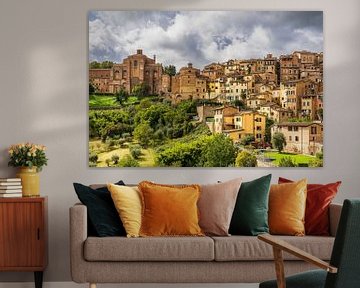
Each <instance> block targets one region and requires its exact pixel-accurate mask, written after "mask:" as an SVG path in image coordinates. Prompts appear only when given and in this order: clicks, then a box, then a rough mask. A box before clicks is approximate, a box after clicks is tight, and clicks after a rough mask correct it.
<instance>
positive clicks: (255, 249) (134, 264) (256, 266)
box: [70, 204, 341, 287]
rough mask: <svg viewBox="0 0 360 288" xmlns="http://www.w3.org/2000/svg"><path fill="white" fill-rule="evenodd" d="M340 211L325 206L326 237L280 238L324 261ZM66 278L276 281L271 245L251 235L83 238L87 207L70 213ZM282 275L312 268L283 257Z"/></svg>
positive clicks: (95, 280) (92, 281)
mask: <svg viewBox="0 0 360 288" xmlns="http://www.w3.org/2000/svg"><path fill="white" fill-rule="evenodd" d="M340 212H341V205H338V204H332V205H331V207H330V224H331V229H330V230H331V231H330V232H331V237H317V236H304V237H294V236H280V237H281V238H282V239H284V240H286V241H288V242H289V243H291V244H293V245H295V246H298V247H299V248H301V249H304V250H305V251H307V252H310V253H311V254H313V255H315V256H317V257H319V258H321V259H323V260H325V261H328V260H329V259H330V254H331V250H332V246H333V241H334V235H335V233H336V229H337V224H338V221H339V217H340ZM70 248H71V249H70V251H71V255H70V256H71V275H72V279H73V281H75V282H77V283H90V287H96V283H250V282H253V283H257V282H261V281H263V280H267V279H273V278H274V277H275V269H274V265H273V261H272V259H273V255H272V249H271V246H270V245H267V244H265V243H264V242H261V241H259V240H258V239H257V238H256V237H251V236H230V237H153V238H126V237H104V238H98V237H88V235H87V210H86V206H84V205H82V204H76V205H74V206H73V207H71V208H70ZM284 259H285V260H286V262H285V267H286V274H291V273H295V272H300V271H304V270H308V269H311V268H313V267H312V266H310V264H307V263H305V262H302V261H298V260H296V259H295V258H294V257H292V256H291V255H288V254H285V255H284Z"/></svg>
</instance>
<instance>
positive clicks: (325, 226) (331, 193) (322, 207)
mask: <svg viewBox="0 0 360 288" xmlns="http://www.w3.org/2000/svg"><path fill="white" fill-rule="evenodd" d="M289 182H293V181H292V180H289V179H286V178H282V177H279V181H278V183H279V184H282V183H289ZM340 184H341V181H338V182H335V183H329V184H308V185H307V198H306V210H305V234H306V235H318V236H329V230H330V228H329V227H330V223H329V206H330V203H331V201H332V200H333V199H334V198H335V196H336V193H337V191H338V188H339V185H340Z"/></svg>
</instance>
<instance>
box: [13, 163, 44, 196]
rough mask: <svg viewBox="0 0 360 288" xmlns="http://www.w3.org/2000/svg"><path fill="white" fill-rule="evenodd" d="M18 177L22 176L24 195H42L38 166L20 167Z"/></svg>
mask: <svg viewBox="0 0 360 288" xmlns="http://www.w3.org/2000/svg"><path fill="white" fill-rule="evenodd" d="M16 176H17V177H19V178H21V185H22V196H23V197H38V196H40V177H39V173H38V172H37V168H36V167H31V168H30V167H20V168H19V171H18V173H17V174H16Z"/></svg>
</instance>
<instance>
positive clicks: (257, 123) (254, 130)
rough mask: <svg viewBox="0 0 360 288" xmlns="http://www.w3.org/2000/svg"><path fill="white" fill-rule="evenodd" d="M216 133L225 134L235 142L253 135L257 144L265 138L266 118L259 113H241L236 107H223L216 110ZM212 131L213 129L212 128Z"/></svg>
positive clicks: (214, 130)
mask: <svg viewBox="0 0 360 288" xmlns="http://www.w3.org/2000/svg"><path fill="white" fill-rule="evenodd" d="M214 111H215V116H214V120H215V121H214V129H213V130H212V132H214V133H223V134H225V135H227V136H228V137H229V138H230V139H231V140H232V141H233V142H239V141H240V140H241V139H242V138H244V137H246V136H249V135H253V136H254V138H255V142H263V141H264V138H265V126H266V116H265V115H264V114H261V113H259V112H257V111H239V110H238V108H236V107H234V106H222V107H218V108H215V109H214ZM210 129H211V128H210Z"/></svg>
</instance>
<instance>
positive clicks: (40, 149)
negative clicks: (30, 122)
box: [8, 143, 48, 172]
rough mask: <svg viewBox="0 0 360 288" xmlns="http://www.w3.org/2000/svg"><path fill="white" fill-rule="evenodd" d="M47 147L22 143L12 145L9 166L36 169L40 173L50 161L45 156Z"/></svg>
mask: <svg viewBox="0 0 360 288" xmlns="http://www.w3.org/2000/svg"><path fill="white" fill-rule="evenodd" d="M45 150H46V147H45V146H44V145H37V144H33V143H20V144H15V145H11V146H10V148H9V150H8V152H9V155H10V161H9V163H8V165H9V166H14V167H30V168H32V167H36V169H37V171H38V172H40V171H41V169H42V167H43V166H45V165H47V161H48V159H47V158H46V155H45Z"/></svg>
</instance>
